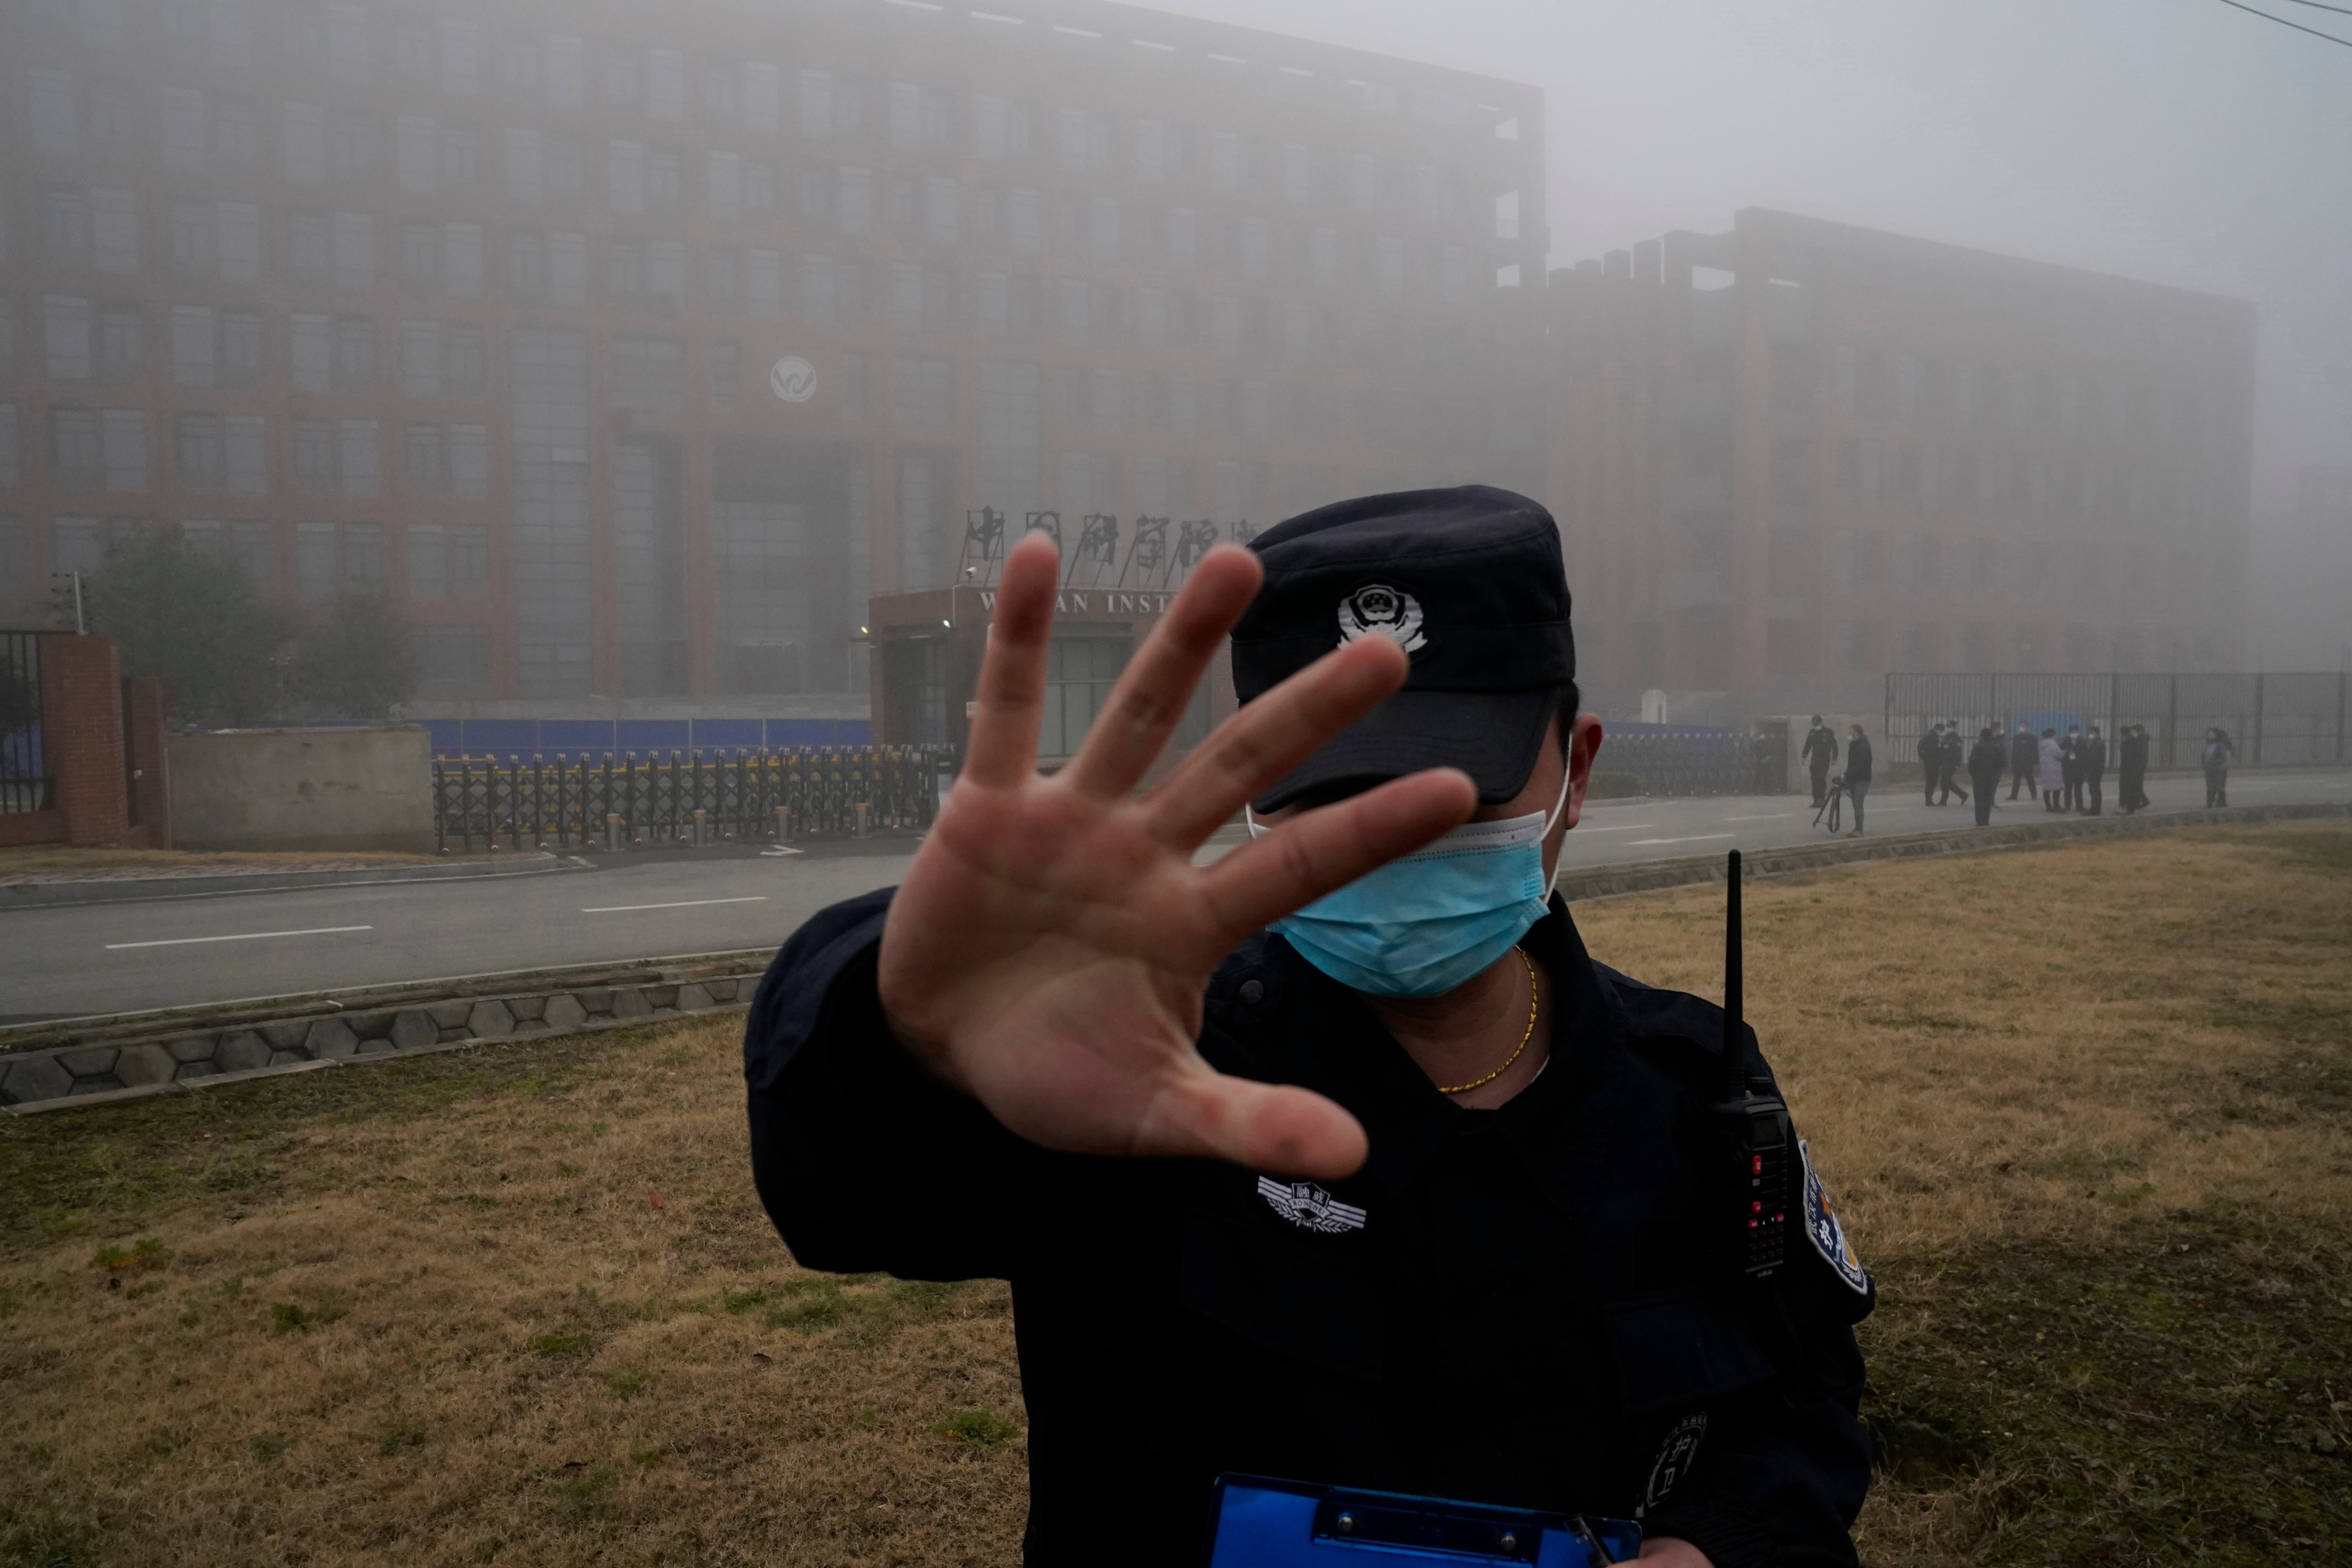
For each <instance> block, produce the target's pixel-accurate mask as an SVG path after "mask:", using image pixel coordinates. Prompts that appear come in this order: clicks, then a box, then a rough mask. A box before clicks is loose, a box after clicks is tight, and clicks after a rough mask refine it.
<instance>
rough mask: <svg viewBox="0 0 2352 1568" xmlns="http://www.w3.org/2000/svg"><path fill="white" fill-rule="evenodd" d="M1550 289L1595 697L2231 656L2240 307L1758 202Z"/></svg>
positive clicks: (1798, 697)
mask: <svg viewBox="0 0 2352 1568" xmlns="http://www.w3.org/2000/svg"><path fill="white" fill-rule="evenodd" d="M1549 304H1550V307H1551V333H1550V344H1549V352H1550V353H1551V355H1552V357H1553V364H1554V371H1555V375H1556V378H1557V380H1556V391H1555V399H1556V401H1555V405H1554V415H1553V419H1554V424H1553V429H1552V443H1551V449H1550V479H1549V490H1548V493H1549V499H1550V502H1551V505H1552V508H1553V510H1554V511H1555V512H1556V513H1557V515H1558V516H1559V521H1560V524H1561V528H1562V531H1563V534H1564V535H1565V538H1566V541H1567V549H1568V554H1569V571H1570V581H1571V582H1573V583H1574V584H1577V586H1578V589H1579V594H1578V613H1577V622H1578V630H1579V637H1578V640H1579V644H1580V651H1581V655H1582V663H1583V667H1584V668H1585V669H1586V670H1587V671H1588V672H1589V674H1590V678H1591V682H1592V684H1593V685H1594V686H1595V688H1596V689H1599V690H1601V691H1604V692H1612V691H1613V692H1621V693H1622V692H1633V693H1638V692H1640V691H1642V690H1643V689H1648V688H1658V689H1665V690H1669V691H1726V692H1733V693H1738V694H1740V695H1741V696H1742V697H1743V698H1745V699H1747V700H1749V702H1750V703H1751V705H1752V704H1753V703H1756V702H1761V703H1762V704H1764V705H1766V706H1769V705H1770V703H1771V702H1773V701H1775V700H1789V701H1795V702H1802V703H1805V704H1807V705H1811V704H1815V703H1818V702H1820V701H1822V700H1827V695H1828V694H1830V693H1834V692H1838V691H1841V690H1845V691H1850V692H1852V693H1853V695H1854V696H1855V698H1856V700H1861V698H1863V697H1864V696H1865V695H1867V694H1868V693H1871V692H1874V691H1875V690H1876V689H1877V687H1878V682H1879V679H1880V676H1881V674H1882V672H1884V671H1885V670H1889V669H1903V670H1984V671H1992V670H2051V671H2058V670H2109V669H2117V670H2140V669H2179V670H2196V669H2234V668H2242V666H2241V664H2240V663H2239V661H2240V659H2241V658H2242V657H2243V651H2242V637H2243V626H2244V619H2243V616H2244V602H2245V583H2246V562H2247V523H2248V506H2249V500H2250V494H2251V479H2250V473H2251V461H2252V459H2251V456H2250V452H2251V447H2252V419H2253V386H2254V375H2253V370H2254V319H2253V317H2254V313H2253V309H2252V306H2251V305H2248V304H2246V303H2244V302H2242V301H2240V300H2229V299H2221V298H2216V297H2213V296H2210V295H2203V294H2196V293H2190V292H2188V291H2185V290H2181V289H2169V288H2162V287H2158V286H2156V285H2153V284H2147V283H2138V282H2134V281H2130V280H2128V279H2119V278H2109V277H2101V276H2097V275H2094V274H2091V273H2086V272H2081V271H2076V270H2073V269H2071V268H2063V267H2054V266H2048V265H2044V264H2042V263H2038V262H2032V261H2025V260H2019V259H2015V258H2009V257H2002V256H1993V255H1988V254H1985V253H1982V252H1979V251H1974V250H1968V249H1963V248H1960V247H1956V246H1949V245H1939V244H1933V243H1930V242H1927V241H1923V240H1917V239H1909V238H1905V237H1900V236H1896V235H1891V234H1882V233H1875V232H1873V231H1870V230H1866V229H1861V228H1854V227H1849V226H1843V225H1839V224H1833V223H1827V222H1822V221H1819V220H1816V219H1811V218H1805V217H1799V216H1791V215H1790V214H1786V213H1780V212H1769V211H1761V210H1748V211H1743V212H1741V213H1739V214H1738V216H1737V217H1736V219H1735V220H1734V223H1733V226H1732V227H1731V228H1730V230H1729V231H1727V232H1726V233H1722V234H1713V235H1700V234H1689V233H1675V234H1670V235H1667V236H1665V237H1664V238H1663V239H1659V240H1652V241H1650V242H1648V243H1646V244H1643V245H1637V246H1635V247H1633V248H1632V249H1630V250H1625V251H1618V252H1614V253H1612V254H1611V255H1609V256H1607V257H1606V258H1601V260H1598V261H1593V262H1588V263H1584V264H1580V266H1578V267H1576V268H1571V269H1566V270H1562V271H1559V272H1555V273H1554V274H1553V275H1552V278H1551V288H1550V289H1549ZM1872 705H1873V706H1874V703H1873V704H1872Z"/></svg>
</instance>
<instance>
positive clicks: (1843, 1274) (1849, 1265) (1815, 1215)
mask: <svg viewBox="0 0 2352 1568" xmlns="http://www.w3.org/2000/svg"><path fill="white" fill-rule="evenodd" d="M1797 1158H1798V1159H1799V1161H1800V1162H1801V1163H1803V1165H1804V1167H1805V1235H1806V1236H1807V1237H1809V1238H1810V1239H1811V1241H1812V1244H1813V1250H1814V1251H1815V1252H1818V1253H1820V1254H1821V1255H1822V1262H1824V1263H1827V1264H1828V1265H1829V1266H1830V1268H1832V1270H1834V1271H1835V1272H1836V1274H1837V1277H1838V1278H1839V1279H1843V1280H1844V1281H1845V1282H1846V1286H1847V1288H1848V1289H1851V1290H1853V1293H1854V1294H1855V1295H1857V1296H1867V1295H1869V1294H1870V1272H1869V1270H1867V1269H1865V1268H1863V1266H1862V1259H1860V1258H1856V1257H1855V1256H1854V1255H1853V1242H1851V1241H1849V1240H1847V1239H1846V1234H1845V1226H1844V1225H1843V1222H1841V1221H1840V1220H1839V1219H1838V1216H1837V1210H1836V1209H1834V1208H1832V1207H1831V1206H1830V1194H1828V1192H1827V1191H1825V1190H1824V1189H1823V1188H1822V1178H1821V1175H1820V1173H1818V1172H1816V1171H1815V1170H1814V1169H1813V1154H1812V1148H1811V1145H1810V1144H1808V1143H1807V1142H1805V1141H1804V1140H1803V1139H1801V1138H1800V1139H1798V1140H1797Z"/></svg>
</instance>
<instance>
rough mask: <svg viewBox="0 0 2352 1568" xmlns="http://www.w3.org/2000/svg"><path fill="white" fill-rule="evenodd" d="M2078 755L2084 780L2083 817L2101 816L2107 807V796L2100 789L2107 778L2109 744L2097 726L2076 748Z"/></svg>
mask: <svg viewBox="0 0 2352 1568" xmlns="http://www.w3.org/2000/svg"><path fill="white" fill-rule="evenodd" d="M2076 755H2077V757H2078V758H2079V767H2080V771H2081V773H2082V778H2083V799H2084V806H2083V815H2084V816H2101V815H2103V814H2104V813H2105V810H2106V805H2107V801H2106V796H2105V795H2103V794H2101V793H2100V789H2099V785H2100V784H2101V782H2102V781H2103V780H2105V778H2106V776H2107V742H2105V740H2104V739H2102V738H2101V737H2100V734H2099V727H2098V726H2097V725H2096V724H2094V725H2092V726H2091V731H2090V733H2089V734H2087V735H2085V736H2084V737H2083V743H2082V745H2081V746H2079V747H2077V748H2076Z"/></svg>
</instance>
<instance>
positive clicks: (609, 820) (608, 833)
mask: <svg viewBox="0 0 2352 1568" xmlns="http://www.w3.org/2000/svg"><path fill="white" fill-rule="evenodd" d="M621 835H622V828H621V814H620V813H619V812H617V811H609V812H606V813H605V814H604V847H605V848H607V849H612V850H616V851H617V850H621V849H625V848H627V847H628V845H627V844H626V843H625V841H624V840H623V838H622V836H621Z"/></svg>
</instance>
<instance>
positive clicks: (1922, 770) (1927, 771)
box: [1917, 719, 1944, 805]
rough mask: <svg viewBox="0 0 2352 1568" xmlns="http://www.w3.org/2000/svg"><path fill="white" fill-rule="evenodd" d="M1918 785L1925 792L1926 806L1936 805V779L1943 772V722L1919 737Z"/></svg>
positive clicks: (1939, 721)
mask: <svg viewBox="0 0 2352 1568" xmlns="http://www.w3.org/2000/svg"><path fill="white" fill-rule="evenodd" d="M1917 754H1918V758H1919V783H1920V784H1921V786H1922V787H1923V788H1924V789H1925V790H1926V792H1927V802H1926V803H1927V805H1935V804H1936V779H1937V775H1938V774H1940V773H1942V772H1943V771H1944V721H1942V720H1941V719H1938V720H1937V721H1936V727H1935V728H1934V729H1932V730H1930V731H1927V733H1925V734H1923V735H1921V736H1920V737H1919V747H1918V753H1917Z"/></svg>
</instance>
